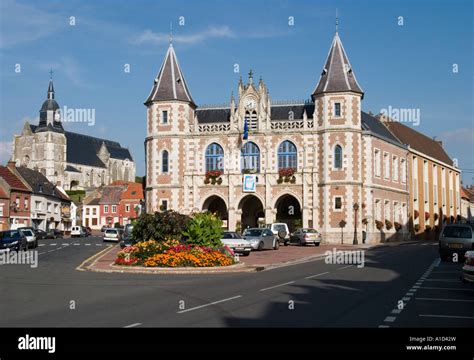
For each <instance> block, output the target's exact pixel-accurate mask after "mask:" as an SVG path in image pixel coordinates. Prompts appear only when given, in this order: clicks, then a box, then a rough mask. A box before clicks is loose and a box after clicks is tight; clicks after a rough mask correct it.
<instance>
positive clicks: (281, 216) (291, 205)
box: [275, 194, 303, 232]
mask: <svg viewBox="0 0 474 360" xmlns="http://www.w3.org/2000/svg"><path fill="white" fill-rule="evenodd" d="M275 206H276V209H277V214H276V222H282V223H286V224H287V225H288V230H290V232H293V231H295V230H296V228H300V227H302V226H303V218H302V214H301V206H300V203H299V201H298V199H297V198H295V197H294V196H293V195H289V194H285V195H282V196H280V197H279V198H278V200H277V202H276V204H275Z"/></svg>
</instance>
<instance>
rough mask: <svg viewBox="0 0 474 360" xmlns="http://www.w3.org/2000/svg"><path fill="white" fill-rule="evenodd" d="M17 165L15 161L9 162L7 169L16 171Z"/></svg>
mask: <svg viewBox="0 0 474 360" xmlns="http://www.w3.org/2000/svg"><path fill="white" fill-rule="evenodd" d="M15 165H16V163H15V162H14V161H13V160H10V161H8V163H7V167H8V168H10V169H14V168H15Z"/></svg>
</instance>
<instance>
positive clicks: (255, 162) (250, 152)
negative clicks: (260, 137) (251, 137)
mask: <svg viewBox="0 0 474 360" xmlns="http://www.w3.org/2000/svg"><path fill="white" fill-rule="evenodd" d="M241 155H242V156H241V158H240V164H241V169H242V172H245V171H246V170H247V171H253V172H257V173H258V172H260V149H259V148H258V146H257V144H255V143H254V142H248V143H246V144H245V145H244V146H242V150H241Z"/></svg>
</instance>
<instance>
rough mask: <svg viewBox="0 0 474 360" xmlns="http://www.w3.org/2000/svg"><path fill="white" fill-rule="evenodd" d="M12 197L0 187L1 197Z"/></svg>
mask: <svg viewBox="0 0 474 360" xmlns="http://www.w3.org/2000/svg"><path fill="white" fill-rule="evenodd" d="M9 198H10V197H9V196H8V194H7V192H6V191H5V189H3V188H1V187H0V199H9Z"/></svg>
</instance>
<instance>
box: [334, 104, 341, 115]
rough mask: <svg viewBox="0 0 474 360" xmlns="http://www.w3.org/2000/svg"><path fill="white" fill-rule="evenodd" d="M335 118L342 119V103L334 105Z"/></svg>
mask: <svg viewBox="0 0 474 360" xmlns="http://www.w3.org/2000/svg"><path fill="white" fill-rule="evenodd" d="M334 117H341V103H339V102H337V103H334Z"/></svg>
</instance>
